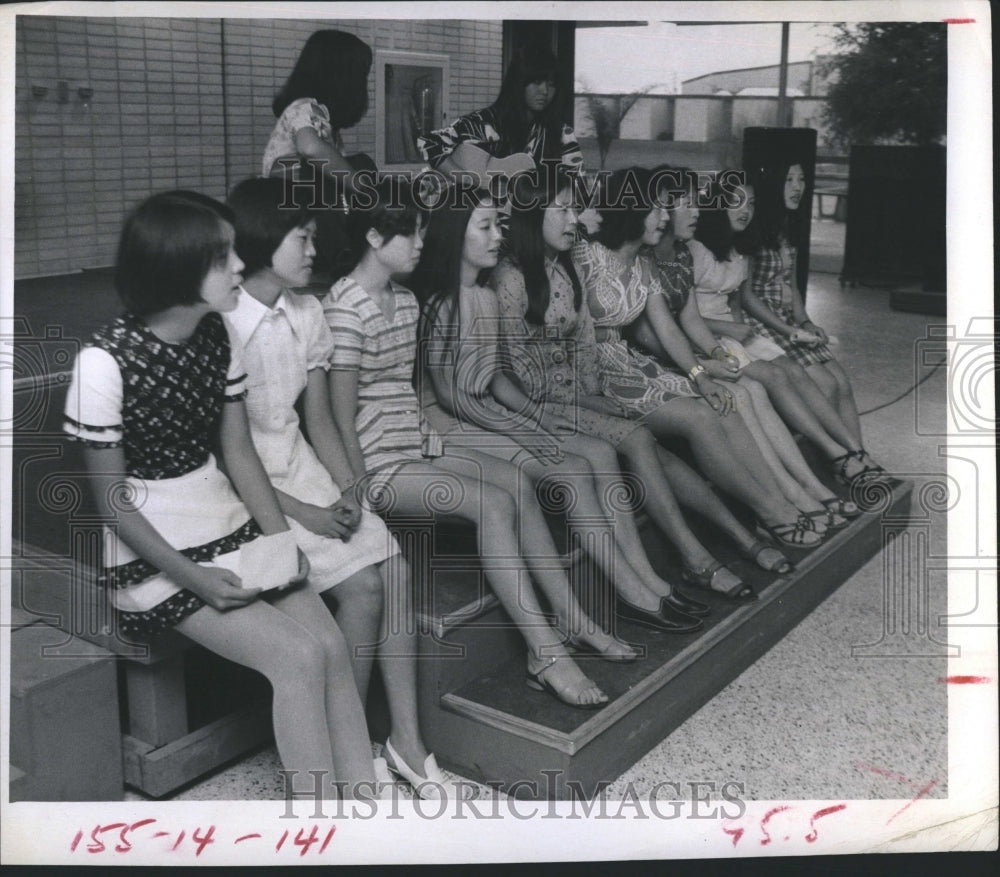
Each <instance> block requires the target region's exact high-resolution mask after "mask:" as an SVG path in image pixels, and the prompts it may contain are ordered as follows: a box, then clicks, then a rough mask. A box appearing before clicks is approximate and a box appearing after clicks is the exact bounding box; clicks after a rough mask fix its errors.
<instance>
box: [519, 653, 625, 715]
mask: <svg viewBox="0 0 1000 877" xmlns="http://www.w3.org/2000/svg"><path fill="white" fill-rule="evenodd" d="M566 657H569V656H568V655H551V656H550V657H548V658H546V659H545V661H544V662H543V664H542V667H541V668H540V669H539V670H534V671H533V670H532V669H531V659H530V658H529V659H528V667H527V670H526V671H525V679H524V681H525V684H526V685H527V686H528V688H533V689H534V690H535V691H548V692H549V694H551V695H553V696H554V697H555V698H556V699H557V700H560V701H562V702H563V703H564V704H566V705H567V706H572V707H576V709H578V710H599V709H601V708H602V707H604V706H605V705H606V704H607V702H608V696H607V695H606V694H604V692H603V691H601V689H600V688H599V687H598V686H597V683H596V682H594V681H593V680H592V679H588V678H586V677H584V682H587V683H589V684H588V685H586V686H584V687H583V688H582V689H581V690H580V691H576V692H573V691H571V690H570V688H569V687H568V686H567V687H565V688H562V689H559V688H556V686H555V685H554V684H553V683H551V682H549V680H548V679H547V678H546V677H545V675H544V674H545V672H546V671H547V670H549V669H551V668H552V665H553V664H555V662H556V661H558V660H560V659H562V658H566ZM588 688H597V690H598V691H601V694H602V695H603V697H604V700H599V701H597V702H596V703H580V701H579V699H578V698H579V697H580V695H581V694H582V693H583V692H584V691H586V690H587V689H588Z"/></svg>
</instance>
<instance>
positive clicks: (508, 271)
mask: <svg viewBox="0 0 1000 877" xmlns="http://www.w3.org/2000/svg"><path fill="white" fill-rule="evenodd" d="M545 269H546V274H547V275H548V279H549V306H548V308H547V309H546V311H545V324H544V325H542V326H536V325H533V324H530V323H528V321H527V320H526V319H525V314H526V313H527V311H528V293H527V290H526V288H525V284H524V275H523V274H522V273H521V271H520V270H519V269H518V268H517V267H516V266H515V265H514V264H513V263H512V262H511V261H510V260H507V259H505V260H504V261H502V262H501V263H500V264H499V265H498V266H497V268H496V270H495V271H494V273H493V280H492V283H493V285H494V287H495V288H496V290H497V298H498V302H499V315H500V323H499V331H500V334H501V336H502V338H503V342H502V343H503V347H504V348H505V353H506V361H507V362H509V363H510V366H511V368H512V370H513V373H514V374H515V375H516V377H517V379H518V381H519V382H520V384H521V386H522V387H523V389H524V391H525V393H526V394H527V395H528V397H529V398H531V399H532V400H533V401H535V402H537V403H538V404H539V405H540V406H541V407H542V408H543V410H545V411H547V412H551V413H553V414H560V415H563V416H565V417H568V418H569V419H570V420H571V421H572V422H573V423H575V424H576V427H577V429H579V430H580V432H582V433H584V434H585V435H590V436H594V437H596V438H601V439H604V440H605V441H608V442H610V443H611V444H612V445H614V446H616V447H617V446H618V445H619V444H621V443H622V442H623V441H625V439H627V438H628V437H629V436H630V435H632V433H633V432H635V431H636V430H637V429H639V428H640V424H638V423H633V422H632V421H630V420H626V419H624V415H625V409H624V408H622V414H623V417H614V416H612V415H610V414H604V413H602V412H599V411H594V410H592V409H590V408H586V407H584V406H581V405H580V404H579V402H578V400H579V397H580V395H592V396H598V395H601V380H600V375H599V366H598V355H597V340H596V337H595V333H594V323H593V320H592V318H591V316H590V310H589V308H588V307H587V303H586V301H583V302H581V306H580V309H579V310H577V309H576V308H575V307H574V292H573V284H572V281H571V280H570V278H569V276H568V275H567V274H566V271H565V269H564V268H563V266H561V265H560V264H559V263H558V262H555V261H553V260H551V259H546V263H545ZM609 401H611V400H609Z"/></svg>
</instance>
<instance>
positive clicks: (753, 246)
mask: <svg viewBox="0 0 1000 877" xmlns="http://www.w3.org/2000/svg"><path fill="white" fill-rule="evenodd" d="M743 191H744V193H745V194H746V196H747V197H753V186H752V184H747V185H746V186H745V187H744V188H743ZM732 200H733V192H732V191H731V190H728V189H726V188H725V187H724V186H721V185H720V184H719V183H718V182H711V183H709V184H708V186H707V187H706V189H705V193H704V198H703V203H705V204H710V205H712V206H711V207H709V208H705V207H703V208H701V216H700V217H699V219H698V227H697V228H696V229H695V233H694V236H695V240H698V241H701V243H703V244H704V245H705V246H706V247H707V248H708V249H709V250H711V252H712V255H713V256H715V258H716V259H717V260H718V261H720V262H728V261H729V256H730V254H731V253H732V251H733V250H735V251H736V252H737V253H740V254H742V255H744V256H750V255H753V254H754V253H755V252H756V251H757V249H758V245H757V228H758V225H757V222H756V219H753V220H751V222H750V225H748V226H747V227H746V228H745V229H744V230H743V231H741V232H739V233H738V234H737V233H736V232H735V231H733V227H732V225H731V224H730V222H729V214H728V213H727V212H726V207H725V206H723V205H725V204H729V203H731V202H732ZM732 206H733V207H736V206H737V205H736V204H733V205H732Z"/></svg>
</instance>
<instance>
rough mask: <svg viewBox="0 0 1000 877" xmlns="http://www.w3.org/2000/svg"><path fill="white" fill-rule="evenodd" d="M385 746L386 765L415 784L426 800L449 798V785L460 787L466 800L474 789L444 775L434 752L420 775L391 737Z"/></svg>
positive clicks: (461, 793)
mask: <svg viewBox="0 0 1000 877" xmlns="http://www.w3.org/2000/svg"><path fill="white" fill-rule="evenodd" d="M383 748H384V750H385V753H386V756H387V758H385V759H384V760H385V764H386V767H387V768H388V769H389V770H390V771H391V772H392V773H394V774H396V776H398V777H401V778H402V779H404V780H406V781H407V782H408V783H409V784H410V785H411V786H413V791H415V792H416V793H417V795H418V796H419V797H420V798H421V799H422V800H424V801H443V800H448V788H449V787H455V788H457V789H459V790H460V792H459V794H460V795H461V797H462V799H463V800H465V799H466V798H467V797H468V795H469V793H471V791H472V790H471V789H470V788H468V787H467V786H465V785H461V786H458V785H456V783H455V782H454V780H449V779H448V778H447V777H446V776H445V775H444V773H443V772H442V770H441V768H440V767H438V763H437V759H436V758H435V757H434V753H433V752H432V753H431V754H430V755H428V756H427V758H425V759H424V775H423V776H420V774H418V773H417V772H416V771H415V770H414V769H413V768H412V767H410V766H409V765H408V764H407V763H406V762H405V761H403V759H402V757H400V754H399V753H398V752H397V751H396V750H395V749H393V748H392V741H391V740H389V738H386V741H385V746H384V747H383Z"/></svg>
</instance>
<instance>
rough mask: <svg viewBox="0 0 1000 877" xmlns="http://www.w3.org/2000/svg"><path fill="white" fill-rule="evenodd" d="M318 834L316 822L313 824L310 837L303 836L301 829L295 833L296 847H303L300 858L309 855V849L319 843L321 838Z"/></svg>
mask: <svg viewBox="0 0 1000 877" xmlns="http://www.w3.org/2000/svg"><path fill="white" fill-rule="evenodd" d="M316 832H317V829H316V823H315V822H314V823H313V824H312V828H311V830H310V832H309V835H308V836H306V835H304V834H302V829H301V828H300V829H299V830H298V831H297V832H295V845H296V846H300V847H302V852H300V853H299V855H300V856H304V855H305V854H306V853H308V852H309V847H311V846H312V845H313V844H314V843H317V842H318V841H319V836H318V835H317V833H316Z"/></svg>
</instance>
